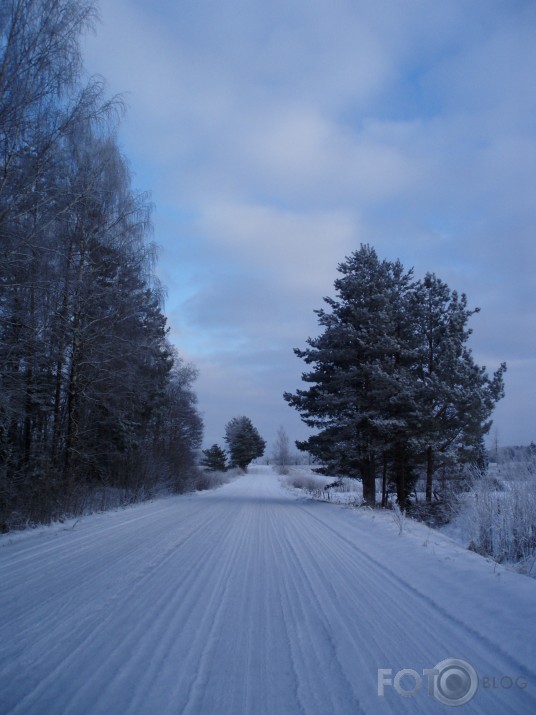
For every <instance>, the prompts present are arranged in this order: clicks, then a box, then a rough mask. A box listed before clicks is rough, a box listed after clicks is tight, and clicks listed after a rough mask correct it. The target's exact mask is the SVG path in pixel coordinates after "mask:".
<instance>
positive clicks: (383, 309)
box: [284, 246, 412, 504]
mask: <svg viewBox="0 0 536 715" xmlns="http://www.w3.org/2000/svg"><path fill="white" fill-rule="evenodd" d="M338 270H339V273H341V277H340V278H338V279H337V280H336V281H335V289H336V292H337V298H336V299H334V298H324V301H325V303H326V304H327V305H328V306H329V311H326V310H323V309H320V310H317V311H315V312H316V313H317V315H318V322H319V324H320V325H321V326H322V327H323V329H324V331H323V333H322V334H321V335H320V336H319V337H318V338H309V339H308V340H307V343H308V345H309V347H308V348H307V349H305V350H300V349H296V350H295V351H294V352H295V354H296V355H297V356H298V357H300V358H302V359H303V360H304V361H305V363H306V364H307V365H311V366H312V367H313V369H312V370H311V371H310V372H308V373H304V374H303V376H302V379H303V380H304V382H306V383H308V384H310V385H311V387H309V389H307V390H297V391H296V393H295V394H290V393H286V394H285V396H284V397H285V400H286V401H287V402H288V403H289V404H290V405H291V406H292V407H295V408H296V409H297V410H298V411H299V412H300V414H301V416H302V419H303V420H304V422H305V423H306V424H307V425H308V426H310V427H313V428H315V429H317V430H318V433H317V434H314V435H312V436H311V437H310V438H309V439H308V440H306V441H304V442H297V446H298V448H299V449H302V450H306V451H308V452H310V453H311V454H313V455H314V456H315V457H316V458H317V459H318V460H319V461H321V462H322V463H323V464H324V465H325V466H326V468H327V470H328V471H330V472H332V473H342V474H349V475H351V476H354V477H359V478H361V480H362V482H363V495H364V499H365V500H366V501H367V502H368V503H370V504H374V502H375V477H376V471H377V469H378V467H379V465H380V462H381V459H382V458H383V454H384V452H385V451H386V449H387V447H388V446H390V444H391V443H394V442H395V441H396V435H397V434H399V433H400V434H402V435H403V437H404V438H405V436H406V432H407V422H408V420H409V419H410V418H411V417H412V413H411V410H410V409H409V407H407V405H406V403H407V402H408V400H407V388H406V382H407V380H406V379H405V372H404V371H405V369H406V365H407V363H408V347H407V345H406V343H405V341H404V338H405V334H404V333H405V324H404V321H403V320H402V313H403V311H404V306H405V303H406V294H407V292H408V290H409V287H410V285H411V273H406V272H404V270H403V267H402V265H401V264H400V263H398V262H397V263H390V262H388V261H380V260H379V258H378V256H377V254H376V252H375V250H374V249H373V248H371V247H370V246H361V248H360V250H359V251H356V252H354V253H353V254H352V255H351V256H350V257H348V258H347V259H346V261H344V262H343V263H341V264H340V265H339V267H338ZM381 405H383V409H381V408H380V406H381ZM387 408H388V409H387ZM400 439H401V440H402V437H401V438H400ZM399 452H401V448H400V449H399Z"/></svg>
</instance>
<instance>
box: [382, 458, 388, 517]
mask: <svg viewBox="0 0 536 715" xmlns="http://www.w3.org/2000/svg"><path fill="white" fill-rule="evenodd" d="M386 506H387V459H386V458H385V457H384V458H383V472H382V507H383V508H385V507H386Z"/></svg>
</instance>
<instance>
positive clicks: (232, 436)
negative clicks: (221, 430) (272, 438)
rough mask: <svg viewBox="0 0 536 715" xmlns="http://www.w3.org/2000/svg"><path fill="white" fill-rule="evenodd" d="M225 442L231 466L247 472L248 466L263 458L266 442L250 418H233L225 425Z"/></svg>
mask: <svg viewBox="0 0 536 715" xmlns="http://www.w3.org/2000/svg"><path fill="white" fill-rule="evenodd" d="M225 441H226V442H227V447H228V449H229V454H230V456H231V466H233V467H239V468H240V469H243V470H244V471H247V468H248V465H249V464H250V463H251V462H252V461H253V460H254V459H257V457H262V455H263V454H264V449H265V447H266V442H265V441H264V440H263V438H262V437H261V436H260V434H259V433H258V431H257V429H256V428H255V427H254V426H253V424H252V422H251V420H250V419H249V417H233V419H232V420H230V421H229V422H228V423H227V424H226V425H225Z"/></svg>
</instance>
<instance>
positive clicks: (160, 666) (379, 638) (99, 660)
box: [0, 467, 536, 715]
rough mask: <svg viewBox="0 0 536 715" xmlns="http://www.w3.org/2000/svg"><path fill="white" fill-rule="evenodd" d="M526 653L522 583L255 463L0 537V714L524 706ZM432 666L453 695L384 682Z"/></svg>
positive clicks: (419, 529)
mask: <svg viewBox="0 0 536 715" xmlns="http://www.w3.org/2000/svg"><path fill="white" fill-rule="evenodd" d="M535 653H536V582H535V581H533V580H531V579H528V578H526V577H523V576H519V575H516V574H511V573H508V572H506V571H504V570H503V569H501V568H500V567H499V568H497V569H494V567H493V565H492V564H490V563H489V562H487V561H485V560H484V559H482V558H481V557H479V556H477V555H475V554H472V553H470V552H466V551H464V550H463V549H461V548H460V547H457V546H456V545H455V544H454V543H453V542H450V540H448V539H447V538H446V537H444V536H441V535H439V534H435V533H434V532H431V531H429V530H427V529H426V528H425V527H424V526H422V525H412V526H411V527H409V530H407V532H405V533H403V534H402V535H401V536H399V535H398V530H397V529H396V528H395V525H394V524H393V523H392V522H391V521H390V520H389V517H388V515H384V514H374V513H372V512H370V511H369V512H367V511H361V510H359V511H358V510H353V509H347V508H343V507H340V506H333V505H330V504H325V503H318V502H312V501H308V500H304V499H298V498H296V496H295V495H293V494H291V493H290V492H289V491H288V490H286V489H285V488H283V487H282V486H281V484H280V483H279V481H278V478H277V476H276V475H275V474H274V473H273V472H272V471H271V470H270V469H269V468H267V467H251V468H250V474H248V475H246V476H244V477H241V478H238V479H236V480H234V481H233V482H232V483H230V484H228V485H226V486H224V487H222V488H220V489H218V490H216V491H213V492H206V493H203V494H197V495H190V496H182V497H173V498H168V499H162V500H159V501H155V502H153V503H147V504H142V505H138V506H135V507H132V508H129V509H126V510H122V511H117V512H113V513H107V514H100V515H94V516H91V517H87V518H85V519H82V520H80V521H79V522H77V523H76V524H75V525H74V527H73V528H70V527H68V528H67V527H64V528H58V527H54V528H52V529H48V530H40V531H36V532H35V533H32V534H30V535H23V536H22V537H17V536H15V537H14V538H13V537H10V535H7V536H5V537H3V538H2V540H0V713H1V715H8V714H9V715H14V714H15V713H17V714H19V713H20V714H22V713H26V714H29V713H31V714H32V715H62V714H65V715H82V714H87V715H96V714H98V715H183V714H184V715H186V714H188V715H298V714H300V715H361V714H363V713H367V714H368V713H370V714H371V715H372V714H373V713H374V715H382V714H384V713H397V714H399V713H427V714H430V713H448V712H461V713H471V715H472V714H477V715H478V714H480V713H481V714H482V715H507V714H508V713H511V714H512V715H524V714H526V715H534V713H536V656H535ZM447 658H458V659H463V660H464V661H466V662H468V663H469V664H470V665H472V666H473V668H474V669H475V670H476V672H477V674H478V676H479V687H478V690H477V692H476V695H475V696H474V697H473V698H472V700H471V701H470V702H469V703H468V704H466V705H461V706H459V707H457V708H451V707H449V706H447V705H444V704H441V703H440V702H439V701H438V700H437V699H436V698H435V697H433V696H432V695H430V694H429V692H428V679H427V677H422V689H421V690H420V691H419V692H417V693H415V694H414V695H413V696H412V697H402V696H401V695H400V694H399V693H398V692H397V688H395V687H393V685H391V684H389V683H390V682H394V681H395V676H396V674H397V672H398V671H399V670H400V669H404V668H406V669H413V670H414V671H416V672H417V673H419V674H420V676H422V673H423V670H424V669H427V668H434V666H435V665H436V664H438V663H440V662H441V661H444V660H445V659H447ZM380 668H381V669H385V670H386V669H391V674H389V673H384V676H383V679H384V680H385V681H386V684H385V687H384V693H383V696H379V695H378V669H380ZM445 673H446V671H445ZM432 680H433V678H432ZM396 682H397V684H398V686H399V687H398V690H401V689H404V690H406V691H409V690H411V689H412V688H413V687H414V686H415V685H416V683H417V682H418V681H417V679H416V678H415V675H412V674H408V675H406V676H405V677H404V678H402V679H399V680H398V681H396ZM450 682H451V684H452V683H453V682H454V681H450ZM448 684H449V683H448V682H447V685H448ZM458 692H461V691H458Z"/></svg>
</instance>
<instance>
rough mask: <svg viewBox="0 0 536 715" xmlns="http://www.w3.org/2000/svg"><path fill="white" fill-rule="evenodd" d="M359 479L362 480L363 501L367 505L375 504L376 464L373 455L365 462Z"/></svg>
mask: <svg viewBox="0 0 536 715" xmlns="http://www.w3.org/2000/svg"><path fill="white" fill-rule="evenodd" d="M361 481H362V482H363V501H364V502H365V504H367V505H368V506H376V464H375V459H374V455H373V456H372V457H370V458H369V459H368V460H367V461H366V462H365V468H364V470H363V474H362V477H361Z"/></svg>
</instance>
